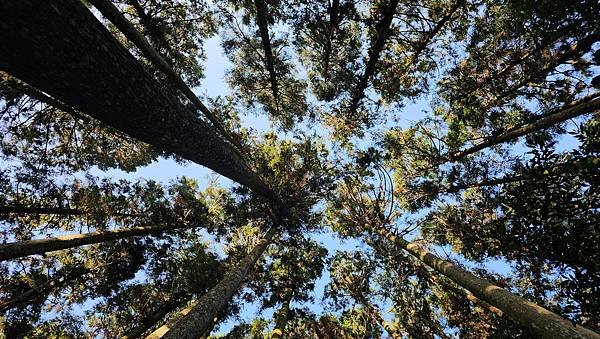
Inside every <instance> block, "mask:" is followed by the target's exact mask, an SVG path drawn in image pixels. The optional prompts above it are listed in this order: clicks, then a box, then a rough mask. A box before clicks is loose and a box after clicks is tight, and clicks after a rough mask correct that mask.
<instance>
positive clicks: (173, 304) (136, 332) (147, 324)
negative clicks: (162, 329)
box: [121, 294, 186, 339]
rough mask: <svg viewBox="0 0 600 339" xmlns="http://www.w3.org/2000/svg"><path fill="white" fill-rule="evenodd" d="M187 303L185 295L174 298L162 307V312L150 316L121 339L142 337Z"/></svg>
mask: <svg viewBox="0 0 600 339" xmlns="http://www.w3.org/2000/svg"><path fill="white" fill-rule="evenodd" d="M185 303H186V301H185V296H184V295H183V294H182V295H178V296H173V298H172V299H171V301H169V302H168V303H166V304H164V305H162V306H161V308H160V310H158V311H157V312H155V313H153V314H151V315H150V316H148V317H147V318H146V319H144V321H143V322H142V323H141V324H140V325H139V326H138V327H136V328H135V329H133V330H131V331H129V332H127V333H126V334H125V335H123V336H122V337H121V339H136V338H139V337H141V336H142V334H144V332H146V331H148V330H149V329H151V328H152V326H154V325H155V324H157V323H158V322H160V321H161V320H163V319H164V317H165V316H166V315H167V314H169V313H171V312H173V311H175V310H176V309H178V308H179V307H182V306H184V305H185Z"/></svg>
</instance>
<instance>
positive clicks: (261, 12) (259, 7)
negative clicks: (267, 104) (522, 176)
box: [254, 0, 279, 102]
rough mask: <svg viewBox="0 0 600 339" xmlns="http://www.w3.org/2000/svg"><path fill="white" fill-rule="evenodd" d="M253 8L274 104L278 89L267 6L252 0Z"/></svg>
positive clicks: (259, 0) (262, 1) (277, 96)
mask: <svg viewBox="0 0 600 339" xmlns="http://www.w3.org/2000/svg"><path fill="white" fill-rule="evenodd" d="M254 7H255V8H256V25H257V26H258V30H259V32H260V40H261V42H262V47H263V52H264V53H265V60H264V61H265V67H266V68H267V71H268V72H269V82H270V83H271V91H272V92H273V99H274V100H275V102H279V87H278V86H277V73H275V57H274V55H273V50H272V49H271V37H270V35H269V20H268V9H267V4H265V1H264V0H254Z"/></svg>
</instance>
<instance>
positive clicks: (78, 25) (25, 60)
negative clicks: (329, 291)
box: [0, 0, 275, 200]
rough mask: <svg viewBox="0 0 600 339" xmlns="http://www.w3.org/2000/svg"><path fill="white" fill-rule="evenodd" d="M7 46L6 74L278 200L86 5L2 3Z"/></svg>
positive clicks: (1, 57)
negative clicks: (146, 68)
mask: <svg viewBox="0 0 600 339" xmlns="http://www.w3.org/2000/svg"><path fill="white" fill-rule="evenodd" d="M25 27H26V28H27V29H24V28H25ZM0 45H2V48H0V69H2V70H5V71H6V72H8V73H9V74H11V75H13V76H15V77H17V78H19V79H22V80H24V81H25V82H27V83H29V84H30V85H32V86H34V87H36V88H38V89H40V90H42V91H44V92H46V93H48V94H50V95H51V96H53V97H55V98H56V99H58V100H60V101H62V102H64V103H66V104H67V105H69V106H72V107H74V108H76V109H77V110H80V111H81V112H85V113H86V114H89V115H90V116H92V117H94V118H96V119H98V120H100V121H102V122H103V123H106V124H107V125H109V126H111V127H114V128H116V129H117V130H120V131H122V132H124V133H125V134H127V135H129V136H131V137H133V138H136V139H138V140H141V141H143V142H146V143H148V144H150V145H152V146H154V147H156V148H157V149H160V150H163V151H166V152H169V153H174V154H177V155H179V156H181V157H183V158H185V159H188V160H191V161H193V162H196V163H198V164H201V165H204V166H206V167H208V168H211V169H213V170H214V171H216V172H217V173H220V174H222V175H224V176H226V177H228V178H230V179H232V180H234V181H237V182H239V183H240V184H242V185H245V186H248V187H249V188H251V189H252V190H254V191H256V192H257V193H259V194H262V195H263V196H266V197H268V198H270V199H273V200H275V197H274V195H273V193H272V191H271V190H270V189H269V188H268V187H267V185H266V184H265V183H264V182H263V181H262V180H261V179H260V178H259V177H258V175H257V174H256V173H254V172H252V171H251V170H250V169H249V168H248V166H247V165H246V164H245V163H244V161H243V159H241V158H240V157H239V156H237V154H236V152H235V150H234V149H233V148H232V147H231V146H229V145H228V144H226V143H225V142H224V141H223V140H222V139H220V138H219V137H218V136H217V135H216V134H215V133H214V132H213V131H212V130H211V128H210V127H209V126H208V125H207V124H206V123H204V122H203V121H201V120H200V119H198V117H197V116H196V114H195V112H194V111H193V110H191V109H189V108H188V107H186V106H185V105H184V104H183V103H182V102H181V101H180V100H179V98H177V96H176V95H174V94H173V93H171V92H169V91H168V90H167V89H165V88H163V87H162V86H161V85H160V83H159V82H158V81H157V80H156V79H154V78H153V77H152V76H151V75H150V74H149V73H148V72H147V71H146V70H145V69H144V67H143V66H142V65H141V64H140V63H139V62H138V61H137V60H136V59H135V58H134V57H133V56H132V55H131V54H130V53H129V52H128V51H127V50H126V49H125V48H124V47H123V46H121V45H120V44H119V42H118V41H116V39H115V38H114V37H113V36H112V35H111V33H110V32H109V31H108V30H107V29H106V28H105V27H104V26H103V25H102V24H101V23H100V22H99V21H98V20H97V19H96V18H95V17H94V15H93V14H92V13H91V12H90V11H89V10H88V9H87V8H86V7H85V6H84V5H83V4H82V3H81V2H80V1H78V0H64V1H49V0H39V1H37V0H23V1H2V2H0ZM24 56H27V57H24Z"/></svg>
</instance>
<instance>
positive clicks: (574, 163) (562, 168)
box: [439, 157, 600, 193]
mask: <svg viewBox="0 0 600 339" xmlns="http://www.w3.org/2000/svg"><path fill="white" fill-rule="evenodd" d="M586 166H590V167H592V166H600V158H598V157H586V158H582V159H575V160H571V161H565V162H563V163H560V164H556V165H554V166H550V167H541V168H535V169H533V170H531V171H528V172H523V173H522V174H510V175H505V176H503V177H499V178H490V179H487V180H482V181H479V182H476V183H465V184H456V185H451V186H448V187H444V188H442V189H441V190H440V191H439V193H455V192H458V191H461V190H464V189H467V188H475V187H486V186H495V185H502V184H508V183H512V182H518V181H526V180H531V179H541V178H544V177H547V176H551V175H560V174H562V173H566V172H568V171H571V170H576V168H578V167H579V168H581V167H586Z"/></svg>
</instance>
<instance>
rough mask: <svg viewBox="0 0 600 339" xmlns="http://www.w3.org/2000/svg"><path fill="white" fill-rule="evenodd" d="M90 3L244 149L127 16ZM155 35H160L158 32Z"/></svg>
mask: <svg viewBox="0 0 600 339" xmlns="http://www.w3.org/2000/svg"><path fill="white" fill-rule="evenodd" d="M90 2H91V3H92V4H93V5H94V7H96V8H97V9H98V10H99V11H100V13H102V15H104V16H105V17H106V18H107V19H108V20H110V22H112V23H113V25H115V26H116V27H117V28H118V29H119V30H120V31H121V32H122V33H123V34H124V35H125V37H126V38H127V39H128V40H129V41H131V42H133V44H134V45H135V46H136V47H137V48H138V49H139V50H140V51H141V52H142V53H143V54H144V56H145V57H146V58H148V60H150V61H151V62H152V64H153V65H154V67H156V68H158V69H159V70H160V71H161V72H162V73H163V74H164V75H165V76H166V77H167V79H169V81H170V82H171V83H172V84H173V85H174V86H175V87H176V88H177V89H178V90H179V91H180V92H181V93H183V95H185V97H186V98H187V99H188V100H189V101H190V102H191V103H192V104H194V106H196V108H197V109H198V110H199V111H201V112H202V113H203V114H204V115H205V116H206V117H207V118H208V120H209V121H210V122H211V123H212V125H213V126H214V127H215V128H216V129H217V130H218V131H219V133H220V134H221V136H223V137H224V138H225V139H227V141H229V142H230V143H231V144H232V145H234V146H236V147H237V148H238V149H239V150H242V149H243V146H242V145H241V143H240V142H239V141H238V140H236V139H235V138H234V137H233V136H231V134H230V133H228V132H227V131H226V130H225V128H224V127H223V125H222V124H221V122H220V120H219V118H217V117H216V116H215V115H214V114H213V113H212V112H211V111H210V110H209V109H208V108H207V107H206V106H204V104H203V103H202V101H200V99H199V98H198V97H197V96H196V94H194V92H192V90H191V89H190V88H189V87H188V86H187V85H186V83H185V82H184V81H183V80H182V79H181V77H180V76H179V75H177V73H176V72H175V70H174V69H173V68H172V67H171V66H170V65H169V64H168V63H167V62H166V61H165V59H163V58H162V57H161V55H160V54H159V53H158V51H156V49H154V47H152V45H150V43H149V42H148V41H147V40H146V38H145V37H144V36H143V35H142V34H141V33H140V32H138V31H137V30H136V29H135V27H134V26H133V25H132V24H131V22H129V20H127V18H125V16H124V15H123V14H121V12H119V10H118V9H117V8H116V7H115V6H114V5H113V4H112V3H111V2H110V1H108V0H91V1H90ZM129 3H131V4H132V6H133V7H134V8H135V9H136V12H137V13H138V15H139V16H140V19H141V20H142V22H146V23H145V25H150V24H151V20H150V18H148V16H147V15H146V14H145V12H144V10H143V8H141V6H140V4H139V3H138V2H137V1H136V0H131V1H129ZM148 30H149V31H154V30H155V29H154V30H153V29H150V28H149V29H148ZM155 34H158V35H160V33H158V32H156V33H155ZM163 40H164V39H163ZM164 43H165V44H166V41H164Z"/></svg>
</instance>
